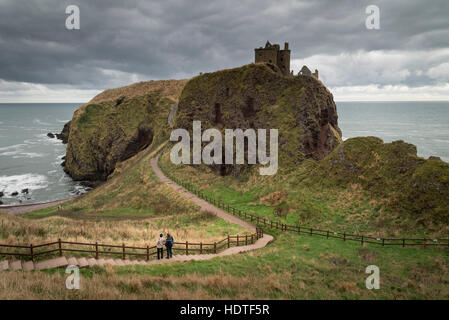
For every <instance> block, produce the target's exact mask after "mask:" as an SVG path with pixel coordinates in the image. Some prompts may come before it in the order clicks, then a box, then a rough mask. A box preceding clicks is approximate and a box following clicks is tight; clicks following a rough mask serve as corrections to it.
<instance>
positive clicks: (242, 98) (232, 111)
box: [175, 64, 341, 176]
mask: <svg viewBox="0 0 449 320" xmlns="http://www.w3.org/2000/svg"><path fill="white" fill-rule="evenodd" d="M176 120H177V122H176V125H175V127H178V128H185V129H187V130H189V131H190V132H191V131H192V122H193V121H194V120H200V121H201V123H202V128H203V130H204V129H207V128H216V129H218V130H220V131H222V132H223V130H224V129H235V128H240V129H243V130H244V129H248V128H254V129H258V128H261V129H279V148H278V150H279V168H280V169H282V168H294V167H295V166H296V165H298V164H299V163H301V161H303V160H304V159H306V158H311V159H315V160H321V159H323V158H324V157H325V156H326V155H327V154H329V153H330V152H331V151H332V150H333V149H334V148H335V147H336V146H337V145H338V144H339V143H340V141H341V131H340V129H339V127H338V116H337V110H336V106H335V103H334V101H333V97H332V94H331V93H330V92H329V91H328V90H327V89H326V87H325V86H324V85H323V84H322V83H321V81H319V80H316V79H315V78H313V77H311V76H298V77H291V78H288V77H284V76H282V75H281V74H280V72H279V70H278V69H277V67H276V66H273V65H271V64H250V65H246V66H243V67H240V68H235V69H230V70H221V71H217V72H213V73H207V74H203V75H200V76H198V77H195V78H193V79H191V80H190V81H189V82H188V83H187V85H186V86H185V88H184V90H183V92H182V95H181V98H180V100H179V105H178V115H177V119H176ZM246 169H247V166H242V165H219V166H215V170H217V172H220V173H221V174H223V175H227V174H233V175H235V176H238V175H239V174H240V173H241V172H242V170H243V171H244V170H246Z"/></svg>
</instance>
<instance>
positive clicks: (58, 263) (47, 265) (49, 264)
mask: <svg viewBox="0 0 449 320" xmlns="http://www.w3.org/2000/svg"><path fill="white" fill-rule="evenodd" d="M68 265H69V263H68V262H67V259H66V258H65V257H58V258H54V259H50V260H45V261H41V262H38V263H36V264H35V266H34V268H35V269H36V270H43V269H51V268H60V267H67V266H68Z"/></svg>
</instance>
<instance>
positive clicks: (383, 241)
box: [382, 238, 385, 247]
mask: <svg viewBox="0 0 449 320" xmlns="http://www.w3.org/2000/svg"><path fill="white" fill-rule="evenodd" d="M383 246H385V238H382V247H383Z"/></svg>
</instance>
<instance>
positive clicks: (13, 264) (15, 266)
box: [9, 260, 22, 270]
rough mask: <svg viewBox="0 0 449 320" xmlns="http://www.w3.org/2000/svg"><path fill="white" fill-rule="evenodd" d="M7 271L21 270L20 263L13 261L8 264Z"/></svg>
mask: <svg viewBox="0 0 449 320" xmlns="http://www.w3.org/2000/svg"><path fill="white" fill-rule="evenodd" d="M9 270H22V261H20V260H15V261H11V262H9Z"/></svg>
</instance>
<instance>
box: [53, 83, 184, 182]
mask: <svg viewBox="0 0 449 320" xmlns="http://www.w3.org/2000/svg"><path fill="white" fill-rule="evenodd" d="M185 83H186V80H166V81H149V82H141V83H136V84H133V85H130V86H127V87H122V88H117V89H110V90H106V91H104V92H102V93H101V94H99V95H98V96H96V97H95V98H94V99H92V100H91V101H90V102H89V103H87V104H86V105H83V106H81V107H79V108H78V109H77V110H76V111H75V113H74V115H73V118H72V120H71V121H70V122H69V123H67V124H66V126H64V130H63V131H62V132H61V136H62V137H63V138H64V139H65V141H67V152H66V158H65V163H64V170H65V171H66V172H67V173H68V174H69V175H70V176H72V178H74V179H75V180H89V181H101V180H105V179H106V178H107V177H108V175H109V174H111V173H112V172H113V171H114V169H115V166H116V164H117V162H120V161H124V160H126V159H128V158H130V157H132V156H133V155H135V154H136V153H138V152H139V151H141V150H143V149H145V148H146V147H147V146H149V145H150V144H152V143H154V142H158V141H161V140H162V139H167V137H168V135H169V127H168V125H167V119H168V115H169V112H170V106H171V105H173V104H174V103H177V102H178V97H179V95H180V94H181V90H182V88H183V87H184V85H185ZM63 141H64V140H63Z"/></svg>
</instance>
